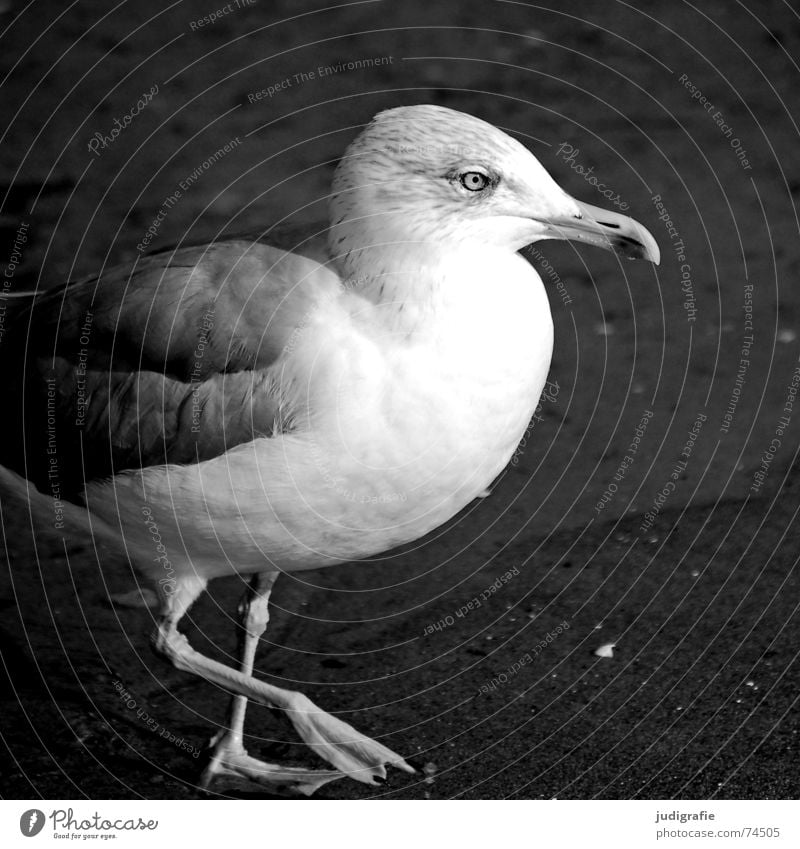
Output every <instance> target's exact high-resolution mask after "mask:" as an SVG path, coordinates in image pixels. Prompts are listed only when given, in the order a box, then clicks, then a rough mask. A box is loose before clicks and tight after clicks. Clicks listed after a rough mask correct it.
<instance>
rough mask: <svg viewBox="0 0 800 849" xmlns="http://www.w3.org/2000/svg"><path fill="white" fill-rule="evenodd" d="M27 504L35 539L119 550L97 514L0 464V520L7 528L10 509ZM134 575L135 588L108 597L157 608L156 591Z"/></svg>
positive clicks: (113, 535)
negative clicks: (89, 543)
mask: <svg viewBox="0 0 800 849" xmlns="http://www.w3.org/2000/svg"><path fill="white" fill-rule="evenodd" d="M23 505H26V506H27V522H26V526H27V527H30V528H31V530H32V531H33V532H34V535H35V538H36V539H37V540H38V539H40V538H41V536H51V535H54V536H56V537H58V536H60V537H61V539H62V540H65V541H66V540H70V541H74V540H87V539H89V538H91V539H92V541H93V544H94V546H95V548H96V549H99V550H100V551H101V552H104V553H108V552H109V551H112V552H119V550H120V542H119V534H117V533H115V531H114V530H113V528H112V527H111V526H110V525H107V524H106V523H105V521H104V520H103V519H101V518H100V517H99V516H96V515H94V514H91V513H90V512H89V511H88V510H87V509H86V508H85V507H82V506H80V505H79V504H73V503H72V502H70V501H63V500H62V499H61V498H60V497H58V494H56V493H54V494H52V495H46V494H45V493H43V492H41V491H40V490H38V489H37V488H36V487H35V486H34V485H33V484H32V483H31V482H30V481H29V480H27V479H26V478H24V477H22V476H21V475H18V474H17V473H16V472H14V471H12V470H11V469H8V468H6V467H5V466H1V465H0V519H1V520H2V521H3V523H4V527H5V529H6V531H8V526H9V523H8V522H7V521H6V519H7V518H10V513H11V511H17V512H18V511H20V510H22V509H24V507H23ZM132 577H134V585H135V589H132V590H129V591H125V592H120V593H112V594H110V595H109V598H110V600H111V601H112V602H113V603H114V604H115V605H119V606H122V607H158V605H159V598H158V595H157V593H155V592H154V591H153V590H151V589H149V588H148V587H147V586H144V585H142V584H141V583H140V582H139V580H138V579H137V578H136V577H135V576H134V575H133V573H132Z"/></svg>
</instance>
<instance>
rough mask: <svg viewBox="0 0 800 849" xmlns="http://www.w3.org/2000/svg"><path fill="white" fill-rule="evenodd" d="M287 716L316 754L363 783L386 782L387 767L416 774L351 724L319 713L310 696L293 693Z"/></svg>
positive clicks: (412, 769) (321, 712)
mask: <svg viewBox="0 0 800 849" xmlns="http://www.w3.org/2000/svg"><path fill="white" fill-rule="evenodd" d="M286 715H287V716H288V717H289V719H290V720H291V722H292V725H294V728H295V730H296V731H297V733H298V734H299V735H300V737H301V738H302V740H303V742H304V743H306V744H307V745H308V746H309V747H310V748H311V749H312V750H313V751H314V752H316V753H317V754H318V755H319V756H320V757H321V758H323V759H324V760H326V761H328V763H330V764H332V765H333V766H335V767H336V769H337V770H339V771H340V772H342V773H344V774H345V775H347V776H348V777H350V778H353V779H355V780H356V781H360V782H362V783H363V784H371V785H377V784H379V783H383V781H385V779H386V765H387V764H388V765H389V766H394V767H396V768H397V769H402V770H403V771H404V772H408V773H412V774H413V773H415V772H416V770H415V769H414V768H413V767H412V766H409V764H407V763H406V762H405V760H403V758H401V757H400V755H398V754H397V753H396V752H393V751H392V750H391V749H389V748H387V747H386V746H384V745H382V744H381V743H378V742H376V741H375V740H371V739H370V738H369V737H366V736H364V735H363V734H361V733H360V732H358V731H356V729H355V728H353V726H352V725H348V724H347V723H346V722H342V720H340V719H337V718H336V717H335V716H331V715H330V714H329V713H325V711H323V710H320V709H319V708H318V707H317V706H316V705H315V704H314V703H313V702H312V701H311V699H309V698H308V697H307V696H304V695H303V694H302V693H294V694H293V698H292V704H291V707H289V708H288V709H287V710H286Z"/></svg>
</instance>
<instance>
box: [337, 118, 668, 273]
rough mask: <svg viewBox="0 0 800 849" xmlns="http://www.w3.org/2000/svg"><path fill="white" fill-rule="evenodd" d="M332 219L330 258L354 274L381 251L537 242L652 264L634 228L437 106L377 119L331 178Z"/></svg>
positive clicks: (495, 136)
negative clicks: (586, 247)
mask: <svg viewBox="0 0 800 849" xmlns="http://www.w3.org/2000/svg"><path fill="white" fill-rule="evenodd" d="M330 220H331V232H330V246H331V250H332V252H333V254H334V255H335V256H338V257H340V258H342V262H343V264H344V266H345V268H347V270H348V271H349V272H350V273H351V274H352V273H357V269H358V267H359V266H362V267H363V260H364V259H367V256H368V257H369V258H368V260H367V262H368V264H369V265H371V266H372V267H373V268H374V267H375V265H376V263H375V259H376V254H377V253H378V252H380V253H382V254H387V253H393V254H395V256H397V255H398V254H402V253H403V252H405V253H406V254H407V253H409V252H413V251H414V249H415V247H421V246H427V247H428V248H429V249H431V250H435V251H442V250H454V249H455V250H457V249H458V248H459V246H462V245H465V244H469V245H471V246H475V245H486V246H489V247H494V248H506V249H509V250H512V251H517V250H520V249H521V248H523V247H525V246H526V245H529V244H531V243H532V242H535V241H538V240H540V239H576V240H580V241H584V242H588V243H590V244H594V245H597V246H599V247H603V248H607V249H609V250H615V251H617V252H619V253H622V254H624V255H626V256H629V257H631V258H643V259H649V260H651V261H652V262H655V263H657V262H658V260H659V251H658V246H657V245H656V242H655V240H654V239H653V237H652V236H651V235H650V233H649V232H648V231H647V230H646V229H645V228H644V227H642V225H641V224H638V223H637V222H636V221H634V220H633V219H631V218H628V217H626V216H624V215H619V214H618V213H614V212H609V211H605V210H601V209H598V208H596V207H593V206H590V205H589V204H585V203H581V202H579V201H577V200H575V199H573V198H571V197H570V196H569V195H568V194H566V192H564V191H563V190H562V189H561V188H560V187H559V186H558V184H557V183H556V182H555V181H554V180H553V178H552V177H551V176H550V175H549V174H548V173H547V171H546V170H545V169H544V167H543V166H542V165H541V164H540V163H539V161H538V160H537V159H536V157H535V156H534V155H533V154H532V153H531V152H530V151H529V150H528V149H527V148H526V147H525V146H524V145H522V144H520V143H519V142H517V141H516V140H515V139H513V138H511V137H510V136H508V135H506V133H504V132H502V131H501V130H498V129H497V128H496V127H494V126H492V125H491V124H487V123H486V122H485V121H481V120H480V119H479V118H475V117H473V116H472V115H466V114H464V113H463V112H456V111H455V110H452V109H446V108H443V107H441V106H432V105H420V106H403V107H399V108H397V109H389V110H386V111H385V112H380V113H379V114H378V115H376V116H375V118H374V119H373V120H372V122H371V123H370V124H369V125H368V126H367V127H366V128H365V129H364V130H363V132H362V133H361V134H360V135H359V136H358V137H357V138H356V139H355V141H353V143H352V144H351V145H350V146H349V147H348V149H347V151H346V152H345V155H344V157H343V159H342V161H341V162H340V164H339V166H338V168H337V170H336V174H335V176H334V181H333V192H332V195H331V202H330ZM378 264H380V263H378Z"/></svg>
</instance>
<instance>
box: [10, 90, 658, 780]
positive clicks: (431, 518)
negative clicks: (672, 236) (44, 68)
mask: <svg viewBox="0 0 800 849" xmlns="http://www.w3.org/2000/svg"><path fill="white" fill-rule="evenodd" d="M269 235H270V234H269V232H267V233H266V235H264V234H263V233H262V234H250V235H248V236H244V237H242V236H239V237H226V238H222V239H217V240H215V241H214V242H211V243H209V244H203V245H200V246H192V247H178V248H174V249H167V250H161V251H158V252H155V253H152V254H150V255H145V256H140V257H138V258H137V261H136V262H135V263H134V264H133V266H132V267H131V266H118V267H114V268H111V269H109V270H104V271H103V272H102V273H100V274H99V275H95V276H92V277H89V278H86V279H83V280H77V281H73V282H69V283H67V284H66V285H63V286H59V287H56V288H54V289H49V290H47V291H45V292H42V293H39V294H37V295H36V296H35V297H33V298H31V299H29V302H26V303H25V304H23V305H21V308H20V309H19V310H18V311H17V317H16V320H15V322H14V324H13V326H12V330H13V332H12V333H10V334H7V335H8V336H9V338H8V339H7V340H6V341H5V343H4V346H3V357H4V360H5V361H6V363H7V366H6V369H5V371H6V376H7V380H8V383H7V386H6V391H5V392H4V396H5V399H6V404H7V405H9V404H11V405H13V406H14V408H15V409H16V410H17V412H18V413H19V415H17V416H6V417H4V419H7V420H8V421H6V422H5V424H4V428H5V431H4V433H3V439H2V447H1V448H0V452H2V453H0V461H1V462H2V463H3V464H4V466H5V467H7V469H9V470H11V471H10V472H5V474H6V479H7V477H8V475H9V474H11V475H15V476H16V479H18V480H19V481H23V480H24V487H23V488H22V489H20V487H18V489H20V491H24V492H25V493H26V495H27V497H28V498H29V499H36V498H39V499H40V500H42V501H43V503H44V502H51V505H50V509H51V510H52V504H53V503H55V504H62V511H66V512H62V516H67V517H69V516H72V515H74V512H75V511H77V510H78V507H74V506H72V505H73V504H75V505H80V511H81V515H82V516H84V517H86V519H87V520H88V521H89V523H90V525H91V530H92V533H94V534H99V535H101V536H102V535H106V536H109V537H110V538H113V539H115V540H117V541H119V540H122V541H123V542H124V545H125V548H126V551H127V552H128V555H129V556H130V558H131V560H132V562H133V563H134V565H135V566H136V567H137V569H138V572H139V573H140V575H141V576H142V578H143V579H144V580H145V581H146V582H149V584H150V585H151V586H152V587H153V588H154V590H155V592H156V593H157V596H158V603H159V613H158V624H157V628H156V630H155V634H154V636H153V646H154V648H155V650H156V651H157V652H158V653H159V654H160V655H161V656H163V657H164V658H166V659H167V660H168V661H169V662H170V663H172V664H173V665H174V666H175V667H177V668H178V669H180V670H183V671H185V672H187V673H192V674H194V675H196V676H199V677H200V678H202V679H204V680H205V681H207V682H211V683H213V684H216V685H218V686H219V687H222V688H224V689H225V690H226V691H228V692H229V693H231V694H232V702H231V708H230V713H229V716H228V718H227V721H226V723H225V726H224V728H223V729H222V730H221V731H220V732H219V733H218V734H217V735H216V736H215V737H214V738H213V739H212V743H211V752H210V757H209V764H208V766H207V767H206V769H205V771H204V773H203V775H202V784H203V786H205V787H208V786H210V784H211V782H212V781H214V780H216V779H217V778H218V777H220V776H235V777H239V778H244V779H248V780H250V781H254V782H257V783H258V784H260V785H262V786H264V787H266V788H269V789H270V790H271V791H274V792H277V793H284V792H288V793H300V794H305V795H311V794H312V793H313V792H315V791H316V790H317V789H318V788H319V787H321V786H323V785H324V784H326V783H328V782H329V781H333V780H337V779H340V778H343V777H349V778H351V779H355V780H356V781H360V782H363V783H365V784H376V783H378V782H381V781H383V780H385V779H386V777H387V767H388V766H392V767H396V768H398V769H400V770H403V771H405V772H407V773H413V772H414V771H415V770H414V768H413V767H412V766H411V765H410V764H409V763H407V761H406V760H405V759H404V758H403V757H402V756H401V755H400V754H397V753H396V752H394V751H393V750H392V749H390V748H388V747H387V746H385V745H383V744H382V743H379V742H377V741H376V740H373V739H370V738H369V737H367V736H365V735H363V734H361V733H360V732H358V731H356V730H355V729H354V728H353V727H352V726H351V725H349V724H347V723H345V722H343V721H341V720H340V719H338V718H336V717H334V716H332V715H330V714H328V713H326V712H325V711H324V710H322V709H321V708H319V707H317V705H315V704H314V703H313V702H312V701H311V700H310V699H308V698H307V697H306V696H305V695H303V694H302V693H300V692H296V691H292V690H285V689H281V688H279V687H276V686H273V685H272V684H269V683H267V682H266V681H263V680H260V679H258V678H256V677H254V675H253V665H254V658H255V653H256V647H257V644H258V642H259V639H260V638H261V636H262V634H263V633H264V630H265V628H266V626H267V622H268V619H269V610H268V603H269V597H270V592H271V590H272V588H273V586H274V584H275V581H276V578H277V577H278V575H279V574H281V573H282V572H295V571H298V570H304V569H317V568H320V567H325V566H332V565H335V564H338V563H343V562H347V561H352V560H359V559H364V558H369V557H373V556H375V555H377V554H379V553H382V552H385V551H387V550H389V549H392V548H395V547H397V546H400V545H403V544H406V543H409V542H412V541H414V540H417V539H418V538H420V537H422V536H423V535H425V534H427V533H428V532H429V531H431V530H433V529H434V528H437V527H438V526H440V525H442V524H443V523H445V522H447V521H448V520H449V519H450V518H452V517H453V516H454V515H455V514H457V513H458V512H459V511H460V510H462V509H463V508H464V507H465V506H466V505H467V504H469V503H470V502H471V501H472V500H473V499H475V498H477V497H481V496H483V495H485V494H486V491H487V488H488V487H489V485H490V483H491V482H492V481H493V480H494V479H495V478H496V477H497V476H498V475H499V474H500V473H501V471H502V470H503V468H504V467H505V466H506V465H507V463H508V462H509V460H510V458H511V457H512V455H513V453H514V450H515V449H516V447H517V445H518V444H519V442H520V440H521V439H522V437H523V435H524V433H525V431H526V428H527V426H528V424H529V422H530V419H531V417H532V416H533V414H534V411H535V409H536V406H537V403H538V401H539V397H540V394H541V392H542V389H543V387H544V384H545V379H546V377H547V374H548V369H549V367H550V360H551V355H552V350H553V323H552V318H551V314H550V308H549V303H548V298H547V294H546V291H545V287H544V285H543V283H542V280H541V279H540V277H539V276H538V274H537V273H536V271H535V270H534V268H533V267H532V265H531V264H530V263H529V262H528V261H527V260H526V259H525V258H524V256H523V255H522V254H521V253H520V252H521V251H522V250H523V249H524V248H526V247H527V246H529V245H531V244H532V243H534V242H537V241H539V240H542V239H572V240H577V241H579V242H584V243H586V244H590V245H596V246H598V247H601V248H604V249H609V250H613V251H616V252H618V253H620V254H621V255H623V256H626V257H629V258H634V259H636V258H643V259H647V260H650V261H651V262H653V263H658V261H659V250H658V246H657V244H656V242H655V240H654V239H653V237H652V235H651V234H650V233H649V232H648V231H647V230H646V229H645V228H644V227H643V226H642V225H641V224H639V223H637V222H636V221H634V220H632V219H631V218H628V217H626V216H623V215H620V214H618V213H615V212H611V211H605V210H602V209H598V208H596V207H594V206H591V205H589V204H587V203H583V202H580V201H578V200H575V199H574V198H572V197H570V196H569V195H568V194H566V193H565V192H564V191H563V190H562V189H561V188H560V187H559V186H558V185H557V183H556V182H555V181H554V180H553V179H552V178H551V177H550V175H549V174H548V173H547V171H546V170H545V169H544V167H543V166H542V165H541V164H540V163H539V161H538V160H537V159H536V158H535V157H534V156H533V154H532V153H531V152H530V151H529V150H528V149H527V148H526V147H525V146H524V145H522V144H520V143H519V142H518V141H516V140H515V139H513V138H511V137H510V136H509V135H507V134H506V133H504V132H502V131H501V130H499V129H497V128H496V127H494V126H492V125H491V124H488V123H486V122H484V121H482V120H480V119H478V118H476V117H473V116H471V115H468V114H464V113H461V112H457V111H454V110H451V109H446V108H443V107H439V106H433V105H415V106H405V107H399V108H394V109H389V110H386V111H383V112H380V113H379V114H377V115H376V116H375V117H374V118H373V120H372V121H371V123H369V124H368V125H367V126H366V127H365V128H364V129H363V130H362V131H361V133H360V134H359V135H358V136H357V137H356V139H355V140H354V141H353V142H352V143H351V144H350V146H349V147H348V148H347V150H346V151H345V153H344V156H343V158H342V160H341V161H340V163H339V165H338V166H337V168H336V171H335V174H334V177H333V184H332V188H331V193H330V195H329V221H328V225H327V227H325V228H324V230H320V231H319V232H317V233H315V234H314V235H313V236H311V237H309V238H307V239H303V240H301V241H299V242H297V243H295V244H294V245H292V246H291V249H289V250H287V249H286V248H284V247H280V246H278V245H276V244H273V243H271V240H270V238H269ZM12 366H13V367H12ZM64 505H67V506H64ZM56 518H57V519H58V512H57V513H56ZM56 524H57V525H58V522H56ZM62 524H63V522H62ZM231 575H237V576H239V577H240V579H241V580H243V581H245V582H246V583H247V592H246V594H245V598H244V600H243V602H242V605H241V607H240V614H241V617H242V627H243V637H242V640H241V646H240V658H239V666H238V668H233V667H232V666H229V665H226V664H224V663H221V662H218V661H216V660H213V659H211V658H208V657H206V656H204V655H202V654H200V653H199V652H197V651H196V650H195V649H194V648H193V647H192V646H191V645H190V643H189V641H188V640H187V638H186V636H185V635H184V634H182V633H181V631H180V630H179V624H180V622H181V619H182V618H183V616H184V615H185V614H186V612H187V611H188V609H189V607H190V606H191V605H192V603H193V602H194V601H195V600H196V599H197V598H198V596H199V595H200V594H201V593H202V592H203V591H204V590H205V588H206V586H207V584H208V582H209V581H210V580H213V579H215V578H222V577H225V576H231ZM250 700H252V701H254V702H257V703H260V704H262V705H267V706H269V707H271V708H276V709H279V710H281V711H284V712H285V714H286V716H287V717H288V718H289V720H290V721H291V723H292V725H293V726H294V729H295V730H296V732H297V734H298V735H299V736H300V738H301V739H302V740H303V741H304V742H305V743H306V744H307V745H308V746H309V747H310V748H311V750H312V751H313V752H314V753H316V755H318V756H319V757H320V758H321V759H322V760H324V761H326V762H327V764H328V768H326V769H310V768H305V767H289V766H283V765H279V764H271V763H265V762H263V761H261V760H258V759H256V758H254V757H252V756H251V755H250V754H248V752H247V750H246V749H245V746H244V721H245V711H246V707H247V703H248V701H250Z"/></svg>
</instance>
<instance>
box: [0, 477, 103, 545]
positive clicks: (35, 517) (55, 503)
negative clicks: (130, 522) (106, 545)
mask: <svg viewBox="0 0 800 849" xmlns="http://www.w3.org/2000/svg"><path fill="white" fill-rule="evenodd" d="M23 504H26V505H27V508H28V509H27V513H28V519H29V521H30V527H31V528H32V529H33V530H34V531H36V532H37V534H38V533H46V534H47V533H52V534H57V535H60V536H63V537H70V538H75V537H79V538H85V537H86V535H87V534H91V535H92V536H93V537H95V538H97V539H99V540H100V541H104V542H112V541H113V540H114V534H113V531H112V530H111V528H109V527H107V526H106V525H105V523H104V522H102V521H101V520H99V519H97V518H95V517H90V516H89V513H88V511H87V510H86V508H85V507H81V506H79V505H77V504H72V503H71V502H69V501H64V500H62V499H61V498H60V494H59V493H58V492H54V493H53V494H52V495H46V494H45V493H43V492H41V491H40V490H38V489H37V488H36V487H35V486H34V485H33V484H32V483H31V482H30V481H29V480H27V479H26V478H24V477H22V476H21V475H18V474H17V473H16V472H13V471H12V470H11V469H8V468H6V467H5V466H0V509H2V510H3V511H6V510H10V509H12V507H13V508H14V509H17V510H18V509H20V507H21V505H23Z"/></svg>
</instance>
